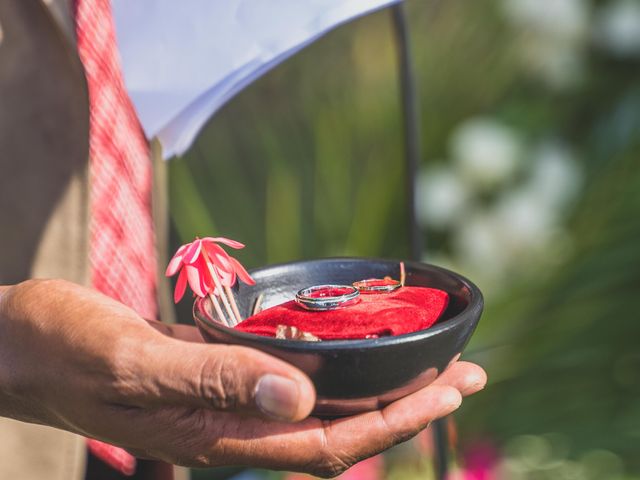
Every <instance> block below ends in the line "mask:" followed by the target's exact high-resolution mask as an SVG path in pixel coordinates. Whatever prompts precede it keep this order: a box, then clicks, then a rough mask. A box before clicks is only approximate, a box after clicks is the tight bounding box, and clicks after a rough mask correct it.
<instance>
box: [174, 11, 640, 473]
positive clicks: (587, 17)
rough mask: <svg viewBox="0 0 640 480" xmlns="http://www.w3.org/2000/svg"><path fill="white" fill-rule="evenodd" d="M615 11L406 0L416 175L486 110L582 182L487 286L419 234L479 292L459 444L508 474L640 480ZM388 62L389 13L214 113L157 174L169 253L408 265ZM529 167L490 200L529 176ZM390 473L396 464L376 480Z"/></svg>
mask: <svg viewBox="0 0 640 480" xmlns="http://www.w3.org/2000/svg"><path fill="white" fill-rule="evenodd" d="M628 3H629V2H626V3H625V1H624V0H620V1H618V0H615V1H610V2H604V1H597V2H596V1H594V2H588V1H586V0H585V1H580V0H574V1H568V0H565V1H564V2H563V1H558V2H549V4H547V3H546V2H535V1H533V2H532V1H527V0H510V1H502V2H500V1H488V0H482V1H476V2H467V1H463V0H449V1H447V2H444V1H429V2H423V1H418V0H414V1H409V2H407V6H408V9H409V13H410V15H409V17H410V25H411V28H412V40H413V50H414V55H415V60H416V68H417V77H418V87H419V90H420V95H421V103H420V111H421V116H422V119H423V123H422V142H423V146H424V152H423V153H424V158H423V162H424V167H425V171H426V172H428V171H429V168H431V167H434V166H438V167H443V168H450V166H451V164H452V162H454V160H452V159H451V156H452V155H453V156H455V154H454V153H452V136H453V135H454V134H455V132H456V129H458V128H459V126H460V124H461V123H462V122H465V121H466V120H468V119H470V118H474V117H478V116H482V117H484V118H490V119H492V121H495V122H499V123H500V124H501V125H507V126H508V127H509V128H510V129H511V130H512V131H514V132H517V137H518V139H519V141H520V142H521V144H522V145H523V150H524V152H525V153H526V152H528V151H530V150H532V149H533V148H534V146H535V145H536V144H538V143H539V142H540V141H545V140H546V139H553V140H554V141H561V142H562V143H563V144H564V145H567V146H568V147H569V149H570V150H571V151H572V152H573V155H574V157H575V159H576V161H577V163H578V164H579V172H580V173H581V176H582V178H583V181H582V183H581V189H580V191H579V195H578V196H577V197H575V198H574V199H573V200H572V201H571V202H569V206H568V207H567V208H566V209H565V210H566V212H565V214H563V215H562V216H558V218H559V219H560V220H558V223H557V224H554V232H557V231H560V232H561V235H559V236H558V235H556V236H553V235H551V236H550V237H548V238H549V239H548V240H546V243H544V241H542V240H541V241H540V242H539V243H538V248H537V253H536V254H535V255H534V254H533V253H531V254H529V252H528V250H527V248H528V246H527V245H528V244H526V243H525V244H523V245H520V246H519V250H516V252H518V253H517V255H515V256H513V257H510V258H509V259H508V262H509V265H508V269H506V270H505V271H504V272H502V274H501V275H497V276H495V275H494V276H487V277H484V276H483V275H484V274H483V272H484V271H485V270H490V267H491V266H492V263H493V262H495V261H497V260H500V259H493V258H489V257H486V258H485V257H484V256H481V258H475V259H473V260H474V262H473V265H472V264H470V263H469V262H468V261H467V258H466V257H465V256H464V255H461V254H460V252H459V251H458V250H456V243H455V241H454V238H455V236H456V231H457V230H456V228H458V227H455V226H454V227H451V228H450V229H439V228H431V227H430V226H429V223H428V222H426V224H425V228H426V232H425V233H426V238H427V243H426V245H425V248H426V249H427V257H426V258H436V259H438V258H442V259H446V262H445V263H447V264H449V265H452V266H454V267H455V268H456V269H457V270H460V271H461V272H462V273H466V274H469V275H470V276H471V277H472V279H474V280H476V281H477V282H478V283H479V284H480V286H481V288H483V289H485V290H486V291H487V292H488V297H487V308H486V313H485V314H484V316H483V320H482V322H481V325H480V327H479V329H478V331H477V333H476V335H475V336H474V338H473V340H472V343H471V345H470V346H469V349H468V352H467V355H466V357H467V358H469V359H472V360H475V361H478V362H479V363H481V364H482V365H483V366H485V367H486V368H487V370H488V373H489V377H490V379H491V382H490V385H489V386H488V387H487V389H486V390H485V391H484V392H483V393H481V394H479V395H477V396H475V397H473V398H470V399H468V400H467V401H466V402H465V405H464V407H463V408H462V409H461V410H460V413H459V414H457V418H458V420H459V429H460V432H461V434H460V437H461V440H460V443H461V448H462V449H464V448H465V446H466V445H470V444H473V442H475V441H478V440H480V439H482V440H483V441H484V440H486V439H489V440H490V441H491V442H494V443H495V444H496V445H497V446H498V448H500V449H502V450H503V452H504V456H505V462H504V465H503V467H504V468H503V474H502V475H503V478H601V479H602V478H620V479H622V478H640V460H638V459H639V458H640V457H638V456H637V451H638V445H640V373H639V372H640V349H638V339H640V313H639V312H640V308H639V307H638V294H639V293H640V83H638V79H639V78H640V77H639V75H638V74H639V73H640V68H638V67H639V66H640V45H636V47H637V49H636V50H633V49H631V47H629V45H631V46H633V44H632V43H630V42H629V38H628V37H629V35H628V32H627V37H619V38H617V37H615V35H616V30H615V28H613V27H610V26H609V27H607V25H608V24H607V21H608V20H607V19H608V18H609V17H607V15H609V16H612V15H614V14H615V13H616V12H615V11H614V10H615V8H616V7H620V5H622V6H623V7H625V8H627V7H628V5H626V4H628ZM631 3H636V4H637V3H638V2H631ZM536 4H537V9H536ZM552 4H553V5H552ZM554 5H555V7H554ZM558 5H564V6H563V7H562V8H559V7H558V8H559V9H556V10H554V8H556V7H557V6H558ZM567 5H568V7H567ZM632 7H633V5H632ZM563 8H564V10H563ZM547 10H548V11H547ZM523 12H524V13H523ZM611 12H613V13H611ZM631 12H632V13H633V9H631ZM638 12H640V6H639V7H638ZM623 13H624V12H623ZM536 15H537V16H536ZM563 15H564V17H562V16H563ZM638 15H639V16H638V17H637V20H638V22H640V13H638ZM625 18H626V19H627V20H628V18H629V13H628V12H627V15H626V17H625ZM527 22H528V23H527ZM609 23H611V22H609ZM613 25H614V26H615V25H616V24H615V22H614V23H613ZM636 27H637V28H638V31H639V32H640V23H637V24H636ZM607 28H609V30H607ZM632 33H633V31H632ZM607 35H608V36H607ZM638 35H639V36H638V38H640V34H638ZM625 38H626V40H625ZM632 40H633V38H632ZM625 41H626V42H627V43H626V44H625V43H624V42H625ZM536 42H537V43H536ZM554 42H556V43H554ZM621 45H622V47H621ZM625 45H626V46H625ZM394 48H395V44H394V41H393V32H392V30H391V21H390V15H389V14H388V12H384V11H382V12H378V13H376V14H373V15H370V16H368V17H366V18H363V19H360V20H358V21H356V22H354V23H352V24H350V25H347V26H344V27H341V28H339V29H338V30H336V31H334V32H332V33H331V34H329V35H327V36H326V37H324V38H322V39H321V40H319V41H317V42H316V43H315V44H313V45H311V46H310V47H308V48H307V49H306V50H304V51H303V52H301V53H300V54H298V55H297V56H296V57H294V58H292V59H291V60H289V61H287V62H285V63H284V64H283V65H281V66H279V67H278V68H276V69H275V70H274V71H272V72H271V73H269V74H268V75H266V76H265V77H263V78H262V79H260V80H259V81H257V82H256V83H255V84H254V85H252V86H251V87H249V88H248V89H247V90H246V91H244V92H243V93H241V94H240V95H239V96H238V97H237V98H235V99H234V100H233V101H232V102H231V103H230V104H228V105H227V106H226V107H224V108H223V110H222V111H221V112H220V113H219V114H218V115H216V116H215V117H214V118H213V119H212V120H211V121H210V122H209V124H208V125H207V127H206V128H205V129H204V130H203V132H202V134H201V135H200V137H199V139H198V140H197V142H196V143H195V145H194V146H193V147H192V148H191V149H190V150H189V152H187V154H186V155H185V156H184V158H181V159H178V160H176V161H173V162H171V165H170V169H171V198H172V219H173V227H174V230H173V234H174V235H173V237H174V243H175V244H176V245H177V244H178V243H179V242H184V241H188V240H190V239H191V238H193V236H195V235H210V234H216V235H217V234H220V235H225V236H228V237H231V238H236V239H238V240H241V241H243V242H245V243H247V244H248V248H247V249H245V250H244V251H242V252H241V253H240V254H239V257H240V258H241V260H242V261H243V262H245V264H246V265H248V266H249V267H254V266H260V265H265V264H269V263H274V262H281V261H290V260H296V259H300V258H313V257H325V256H334V255H358V256H381V257H395V258H402V257H406V256H407V254H408V246H407V235H406V224H407V216H406V213H405V212H406V209H405V206H404V202H405V199H404V192H403V175H404V166H403V151H402V125H401V116H400V110H399V91H398V78H397V71H396V69H397V64H396V60H397V59H396V56H395V51H394ZM540 52H542V53H540ZM558 53H561V54H562V55H560V56H558V57H557V58H556V57H554V55H557V54H558ZM524 158H525V159H524V160H523V162H524V165H523V166H522V167H519V168H520V169H519V170H518V171H517V172H516V173H515V174H514V175H513V176H512V177H510V178H508V179H507V180H505V183H504V184H502V185H501V187H500V189H501V191H502V190H504V191H505V192H507V191H515V190H517V189H518V188H519V187H518V185H520V183H522V181H523V177H524V176H526V175H527V173H526V172H527V171H528V170H527V169H531V168H534V167H535V165H534V163H535V161H536V160H535V157H532V156H527V155H525V156H524ZM465 188H467V189H468V190H469V191H475V190H474V188H476V187H475V186H474V185H471V184H467V185H466V187H465ZM475 192H476V193H473V195H471V198H472V201H471V202H469V203H467V204H466V206H465V209H466V210H467V211H474V212H476V211H479V212H481V213H483V212H484V213H483V214H489V213H491V212H492V211H493V210H492V209H493V208H494V205H495V204H497V203H499V202H500V198H501V194H500V193H499V192H498V193H496V192H497V189H496V190H491V191H488V192H487V191H481V192H480V193H477V191H475ZM534 207H535V205H534ZM459 216H460V215H459ZM460 217H461V220H460V219H459V222H458V224H460V223H464V222H465V221H466V220H465V219H466V216H465V215H461V216H460ZM460 228H462V227H460ZM458 233H459V232H458ZM505 235H506V233H505ZM501 236H502V233H501V232H498V233H497V237H496V238H501ZM467 241H470V242H471V243H473V241H474V238H470V239H469V238H467ZM540 245H542V247H541V248H540ZM532 252H533V250H532ZM483 262H484V263H483ZM483 266H484V267H486V268H483ZM184 315H185V317H188V313H187V312H185V313H184ZM523 435H524V437H523ZM523 439H524V440H523ZM527 442H528V443H527ZM540 442H542V443H540ZM540 445H543V446H542V447H541V446H540ZM541 448H542V450H544V451H545V452H546V451H547V450H549V451H550V452H551V453H548V455H547V453H545V455H547V457H548V458H547V457H545V458H542V457H540V455H542V454H541V453H540V451H541V450H540V449H541ZM545 449H546V450H545ZM543 453H544V452H543ZM536 455H538V456H536ZM518 462H520V463H518ZM527 462H528V463H527ZM532 462H533V464H535V465H537V466H538V467H539V468H538V467H536V468H537V470H536V468H534V467H531V464H532ZM545 462H546V463H545ZM554 462H555V463H554ZM558 462H560V463H558ZM563 462H564V463H563ZM514 465H515V466H514ZM523 465H524V466H523ZM527 465H529V467H527ZM545 465H547V466H546V467H545ZM549 465H551V467H549ZM558 465H560V466H558ZM525 467H526V468H525ZM397 468H404V467H401V466H397ZM527 469H528V470H527ZM545 469H546V470H545ZM394 472H395V473H394ZM504 472H507V473H504ZM527 472H529V473H527ZM541 472H542V473H541ZM545 472H546V473H545ZM567 472H568V473H567ZM589 472H591V473H589ZM594 472H596V473H594ZM597 472H600V473H597ZM625 472H626V473H625ZM634 474H635V475H636V476H635V477H634V476H633V475H634ZM398 475H399V473H398V472H396V471H395V470H394V469H393V464H392V468H391V473H390V477H389V478H405V477H400V476H398ZM594 475H595V476H594ZM407 478H408V477H407Z"/></svg>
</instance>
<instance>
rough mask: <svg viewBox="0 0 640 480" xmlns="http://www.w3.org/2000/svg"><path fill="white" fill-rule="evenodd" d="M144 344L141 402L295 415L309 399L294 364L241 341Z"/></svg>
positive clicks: (311, 392)
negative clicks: (237, 343) (227, 342)
mask: <svg viewBox="0 0 640 480" xmlns="http://www.w3.org/2000/svg"><path fill="white" fill-rule="evenodd" d="M159 343H160V344H154V345H147V346H146V348H145V350H146V351H145V352H144V354H143V355H142V357H143V358H144V361H143V362H142V365H141V366H139V371H138V372H137V374H136V377H137V378H142V379H143V380H142V382H139V383H138V387H137V394H135V395H134V396H135V397H136V398H137V399H138V400H139V401H140V402H141V404H142V405H144V406H149V405H177V406H190V407H196V408H201V407H205V408H211V409H216V410H223V411H232V412H243V413H253V414H257V415H260V416H263V417H266V418H271V419H278V420H283V421H298V420H301V419H303V418H305V417H306V416H308V415H309V413H310V412H311V409H312V408H313V405H314V404H315V389H314V387H313V384H312V383H311V380H309V378H308V377H307V376H306V375H305V374H304V373H302V372H301V371H300V370H298V369H297V368H295V367H293V366H292V365H290V364H288V363H286V362H284V361H282V360H279V359H277V358H275V357H272V356H270V355H267V354H265V353H262V352H259V351H257V350H253V349H250V348H245V347H238V346H227V345H206V344H195V343H185V342H176V341H174V340H170V339H167V341H165V342H159Z"/></svg>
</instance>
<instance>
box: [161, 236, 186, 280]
mask: <svg viewBox="0 0 640 480" xmlns="http://www.w3.org/2000/svg"><path fill="white" fill-rule="evenodd" d="M189 245H190V244H189V243H188V244H186V245H182V246H181V247H180V248H179V249H178V250H177V251H176V253H175V255H174V256H173V257H172V258H171V260H170V261H169V265H167V270H166V271H165V272H164V274H165V276H167V277H172V276H174V275H175V274H176V273H177V272H178V269H179V268H180V265H182V258H183V255H184V252H185V250H186V249H187V247H188V246H189Z"/></svg>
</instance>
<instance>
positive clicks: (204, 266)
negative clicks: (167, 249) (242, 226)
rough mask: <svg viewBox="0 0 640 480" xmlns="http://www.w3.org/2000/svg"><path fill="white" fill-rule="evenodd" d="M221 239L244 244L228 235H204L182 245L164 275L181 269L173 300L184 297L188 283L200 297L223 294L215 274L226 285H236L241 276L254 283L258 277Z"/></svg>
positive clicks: (240, 245) (232, 243)
mask: <svg viewBox="0 0 640 480" xmlns="http://www.w3.org/2000/svg"><path fill="white" fill-rule="evenodd" d="M218 243H222V244H224V245H227V246H229V247H231V248H235V249H240V248H244V245H243V244H242V243H240V242H236V241H235V240H230V239H228V238H224V237H205V238H202V239H200V238H196V239H195V240H194V241H193V242H191V243H187V244H186V245H182V246H181V247H180V248H179V249H178V251H177V252H176V253H175V255H174V256H173V258H172V259H171V261H170V262H169V265H168V266H167V270H166V272H165V275H166V276H167V277H171V276H173V275H175V274H176V273H178V271H180V275H179V276H178V281H177V282H176V289H175V291H174V293H173V300H174V301H175V302H176V303H178V302H179V301H180V300H181V299H182V297H183V295H184V292H185V290H186V288H187V283H188V284H189V286H190V287H191V290H193V293H195V294H196V295H198V296H199V297H206V296H207V295H208V294H210V293H213V294H214V295H221V293H222V292H219V291H218V289H217V288H216V282H215V280H214V278H213V275H216V274H217V276H218V278H219V279H220V283H221V285H222V286H224V287H232V286H233V285H235V283H236V280H237V278H238V277H240V280H242V281H243V282H244V283H246V284H247V285H255V281H254V280H253V279H252V278H251V276H250V275H249V274H248V273H247V271H246V270H245V269H244V267H243V266H242V265H241V264H240V262H238V261H237V260H236V259H235V258H233V257H231V256H229V254H228V253H227V252H225V251H224V250H223V249H222V247H220V246H219V245H217V244H218Z"/></svg>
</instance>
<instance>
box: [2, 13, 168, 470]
mask: <svg viewBox="0 0 640 480" xmlns="http://www.w3.org/2000/svg"><path fill="white" fill-rule="evenodd" d="M69 3H70V2H69V1H68V0H0V229H1V235H0V285H2V284H4V285H7V284H15V283H18V282H20V281H22V280H25V279H28V278H34V277H40V278H43V277H50V278H51V277H55V278H65V279H68V280H71V281H74V282H76V283H80V284H87V281H88V279H89V275H88V261H87V259H88V255H87V253H88V185H87V177H88V176H87V173H88V152H89V145H88V139H89V108H88V96H87V85H86V81H85V77H84V72H83V69H82V65H81V63H80V60H79V58H78V55H77V52H76V49H75V40H74V33H73V32H74V29H73V22H72V17H71V14H70V12H69ZM152 152H153V156H154V164H155V165H156V167H157V168H156V169H155V185H154V187H155V188H154V198H153V209H154V220H155V224H156V225H155V227H156V236H157V241H158V249H159V254H158V261H159V263H160V264H162V265H159V267H160V268H159V269H158V271H159V272H163V271H164V268H163V266H164V265H166V251H167V249H166V246H167V234H166V232H167V215H166V210H167V205H166V201H167V199H166V195H164V194H163V192H164V191H165V187H166V176H165V169H164V162H163V161H162V160H161V158H160V152H159V149H158V148H157V145H156V144H153V148H152ZM158 280H159V283H158V286H159V287H158V292H159V299H160V311H161V315H162V316H163V319H164V320H169V321H171V320H172V318H173V311H172V305H171V303H170V298H171V295H170V293H169V290H168V289H169V285H168V284H167V282H166V279H164V278H159V279H158ZM85 459H86V450H85V446H84V442H83V439H82V438H81V437H78V436H77V435H74V434H71V433H68V432H63V431H60V430H56V429H52V428H48V427H43V426H40V425H31V424H26V423H21V422H17V421H14V420H9V419H4V418H0V478H7V479H8V478H12V479H25V480H32V479H33V480H35V479H44V478H46V479H48V480H76V479H78V480H79V479H82V478H83V477H84V470H85V461H86V460H85Z"/></svg>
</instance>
